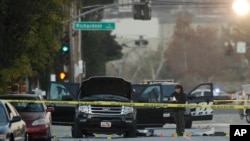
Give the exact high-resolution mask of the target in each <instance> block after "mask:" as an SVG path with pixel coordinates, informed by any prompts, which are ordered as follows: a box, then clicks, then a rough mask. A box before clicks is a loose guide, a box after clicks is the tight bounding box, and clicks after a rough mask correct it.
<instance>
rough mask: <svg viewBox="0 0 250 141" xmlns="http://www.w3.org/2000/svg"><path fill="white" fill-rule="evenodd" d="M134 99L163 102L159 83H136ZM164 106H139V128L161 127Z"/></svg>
mask: <svg viewBox="0 0 250 141" xmlns="http://www.w3.org/2000/svg"><path fill="white" fill-rule="evenodd" d="M133 89H134V92H133V93H132V100H133V101H134V102H142V103H161V102H162V92H161V90H162V89H161V85H159V84H151V85H147V84H134V85H133ZM163 110H164V109H163V107H137V117H136V119H137V128H139V129H143V128H145V127H161V126H162V122H163V116H162V115H163Z"/></svg>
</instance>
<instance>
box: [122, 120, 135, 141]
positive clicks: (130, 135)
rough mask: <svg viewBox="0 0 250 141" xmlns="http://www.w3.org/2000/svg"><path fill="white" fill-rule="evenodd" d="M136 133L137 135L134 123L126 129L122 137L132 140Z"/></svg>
mask: <svg viewBox="0 0 250 141" xmlns="http://www.w3.org/2000/svg"><path fill="white" fill-rule="evenodd" d="M136 133H137V130H136V124H135V123H134V124H133V125H132V126H131V127H130V128H129V129H128V131H126V132H125V136H124V137H127V138H134V137H136Z"/></svg>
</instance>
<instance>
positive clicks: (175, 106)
mask: <svg viewBox="0 0 250 141" xmlns="http://www.w3.org/2000/svg"><path fill="white" fill-rule="evenodd" d="M6 101H8V102H21V103H46V104H70V105H77V104H82V105H101V106H134V107H158V108H159V107H163V108H164V107H170V108H178V107H186V108H214V109H215V108H216V109H250V105H216V104H215V105H211V104H210V105H208V104H204V103H202V104H173V103H136V102H110V101H109V102H107V101H98V102H93V101H47V100H43V101H36V100H13V99H9V100H6Z"/></svg>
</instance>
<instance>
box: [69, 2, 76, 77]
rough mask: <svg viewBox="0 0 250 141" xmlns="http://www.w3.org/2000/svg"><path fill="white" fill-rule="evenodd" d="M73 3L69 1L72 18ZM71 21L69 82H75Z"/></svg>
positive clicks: (70, 27)
mask: <svg viewBox="0 0 250 141" xmlns="http://www.w3.org/2000/svg"><path fill="white" fill-rule="evenodd" d="M73 5H74V3H71V6H70V12H69V13H70V17H71V18H72V17H73ZM72 25H73V23H72V21H70V24H69V39H70V41H69V42H70V57H69V58H70V59H69V60H70V65H69V67H70V69H69V74H70V75H69V81H70V82H75V78H74V65H75V57H74V51H75V50H74V36H73V29H72Z"/></svg>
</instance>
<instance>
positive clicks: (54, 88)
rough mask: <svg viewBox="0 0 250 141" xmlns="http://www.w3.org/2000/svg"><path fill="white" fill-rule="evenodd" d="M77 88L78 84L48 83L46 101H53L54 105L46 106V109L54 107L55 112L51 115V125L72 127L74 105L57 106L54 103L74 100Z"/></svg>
mask: <svg viewBox="0 0 250 141" xmlns="http://www.w3.org/2000/svg"><path fill="white" fill-rule="evenodd" d="M79 88H80V84H79V83H66V82H50V85H49V90H48V93H47V95H46V99H47V100H50V101H55V103H54V104H53V103H50V104H47V106H48V107H54V109H55V111H54V112H53V113H52V124H53V125H73V123H74V116H75V105H70V104H67V103H63V104H62V103H60V104H58V103H57V102H56V101H71V100H76V99H77V92H78V91H79Z"/></svg>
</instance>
